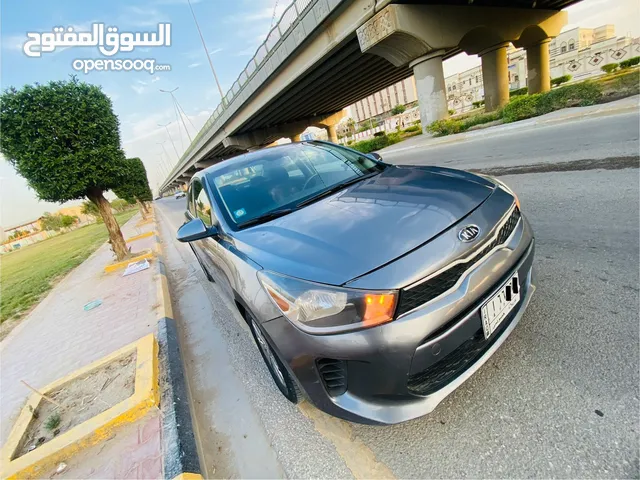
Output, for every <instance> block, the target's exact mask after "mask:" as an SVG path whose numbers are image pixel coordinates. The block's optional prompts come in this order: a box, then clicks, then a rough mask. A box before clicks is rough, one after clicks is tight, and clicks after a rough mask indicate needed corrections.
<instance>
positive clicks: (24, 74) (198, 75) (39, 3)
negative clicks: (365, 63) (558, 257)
mask: <svg viewBox="0 0 640 480" xmlns="http://www.w3.org/2000/svg"><path fill="white" fill-rule="evenodd" d="M290 3H291V0H278V2H277V4H278V8H277V9H276V21H277V19H278V18H279V17H280V15H281V13H282V12H283V11H284V9H285V7H286V6H288V5H289V4H290ZM192 4H193V7H194V10H195V12H196V16H197V18H198V21H199V23H200V27H201V29H202V32H203V35H204V37H205V42H206V44H207V47H208V50H209V52H210V54H211V59H212V61H213V63H214V66H215V68H216V71H217V73H218V76H219V78H220V83H221V84H222V88H223V90H224V91H225V92H226V91H227V89H228V88H229V87H230V86H231V84H232V83H233V82H234V81H235V79H236V78H237V76H238V74H239V73H240V72H241V71H242V69H243V68H244V67H245V66H246V64H247V62H248V61H249V60H250V59H251V57H252V56H253V54H254V53H255V51H256V49H257V47H258V45H259V44H260V43H261V42H262V41H263V40H264V38H265V37H266V35H267V33H268V31H269V27H270V24H271V19H272V15H273V11H274V6H275V5H276V0H192ZM0 19H1V26H2V31H1V37H0V41H1V60H0V67H1V73H2V75H1V78H0V86H1V87H2V89H3V90H4V89H5V88H7V87H8V86H16V87H20V86H22V85H24V84H31V83H34V82H41V83H46V82H48V81H50V80H60V79H67V78H68V76H69V75H70V74H73V73H77V72H75V71H74V70H73V68H72V66H71V64H72V61H73V60H74V59H77V58H96V59H97V58H104V57H102V56H101V55H100V54H99V53H98V51H97V50H95V49H93V48H86V47H83V48H79V47H74V48H67V49H63V50H56V51H55V52H51V53H43V54H42V56H41V57H40V58H30V57H27V56H26V55H25V54H24V53H23V51H22V45H23V43H24V42H25V41H26V40H27V36H26V33H27V32H51V31H52V28H53V27H55V26H65V27H68V26H73V27H74V28H75V29H76V31H89V30H90V28H91V24H92V23H94V22H103V23H105V24H106V25H107V26H111V25H112V26H117V27H118V28H119V30H120V32H124V31H129V32H136V31H139V32H149V31H155V30H156V28H157V27H156V26H157V24H158V23H160V22H170V23H171V25H172V35H171V37H172V45H171V47H158V48H151V49H149V51H138V50H137V49H136V51H134V52H132V53H130V54H124V53H120V54H118V55H116V56H115V57H114V58H127V57H129V58H154V59H156V61H157V63H158V64H169V65H171V67H172V70H171V71H170V72H158V73H156V74H154V75H150V74H148V73H146V72H97V71H94V72H91V73H89V74H87V75H85V74H82V73H80V74H78V76H79V78H80V79H82V80H84V81H87V82H89V83H94V84H99V85H101V86H102V88H103V90H104V91H105V92H106V93H107V94H108V95H109V96H110V97H111V99H112V101H113V105H114V110H115V113H116V114H117V115H118V117H119V118H120V130H121V139H122V143H123V148H124V150H125V153H126V154H127V156H129V157H133V156H137V157H140V158H142V160H143V161H144V162H145V165H146V167H147V171H148V174H149V180H150V183H151V186H152V188H154V189H155V188H156V186H157V184H158V183H159V182H160V181H161V180H162V179H163V178H164V171H163V169H162V167H161V165H162V164H165V165H166V164H167V163H169V164H171V165H173V164H174V163H175V161H176V155H175V152H174V149H173V147H172V145H171V143H170V142H169V138H168V136H167V133H166V131H165V129H164V128H162V127H158V123H163V124H165V123H168V122H172V124H171V125H170V127H169V129H170V134H171V136H172V138H173V139H174V141H175V144H176V149H177V150H178V152H179V153H180V154H181V153H182V151H183V150H184V148H186V147H187V145H188V143H189V140H188V138H187V137H186V134H185V132H184V129H183V128H180V127H179V126H178V122H177V121H176V117H175V113H174V109H173V104H172V102H171V98H170V96H169V95H167V94H164V93H160V91H159V89H165V90H171V89H173V88H175V87H179V90H178V91H177V92H176V93H175V94H176V98H177V99H178V101H179V102H180V104H181V105H182V107H183V109H184V110H185V112H186V113H187V115H188V116H189V122H188V123H187V127H188V129H189V133H190V134H191V136H194V135H195V134H196V132H197V130H199V128H200V127H201V125H202V124H204V122H205V121H206V119H207V118H208V117H209V115H210V114H211V112H212V111H213V110H214V109H215V108H216V107H217V105H218V103H219V101H220V96H219V94H218V91H217V88H216V86H215V83H214V80H213V75H212V73H211V71H210V69H209V66H208V62H207V58H206V56H205V51H204V49H203V47H202V44H201V42H200V38H199V36H198V33H197V30H196V28H195V26H194V23H193V18H192V16H191V12H190V10H189V7H188V5H187V1H186V0H109V1H93V0H92V1H89V0H2V2H0ZM639 20H640V19H639V18H638V3H637V0H584V1H583V2H582V3H579V4H578V5H576V6H574V7H571V8H570V9H569V22H570V25H569V26H568V28H570V27H574V26H578V25H580V26H585V27H595V26H599V25H602V24H604V23H614V24H615V25H616V29H617V33H618V35H623V34H625V33H629V34H632V35H638V34H639V32H638V29H639V28H640V27H639V25H640V21H639ZM478 63H479V61H478V59H477V58H476V57H466V56H464V55H461V56H458V57H456V58H454V59H452V60H449V61H447V62H445V74H447V75H449V74H452V73H456V72H458V71H462V70H465V69H467V68H470V67H471V66H474V65H476V64H478ZM191 124H193V126H192V125H191ZM163 141H164V142H165V143H164V148H165V149H166V152H167V153H168V156H169V158H167V155H165V154H164V153H163V158H162V160H161V158H160V157H159V155H158V154H159V152H163V147H162V146H161V145H158V144H157V142H163ZM57 208H59V206H58V205H52V204H46V203H43V202H39V201H38V200H37V198H36V196H35V194H34V193H33V192H32V191H31V190H29V189H28V187H27V186H26V182H25V181H24V179H22V178H20V177H19V176H17V175H16V174H15V172H14V170H13V168H12V167H11V166H10V165H9V164H8V163H7V162H5V161H3V160H0V224H1V225H3V226H9V225H13V224H16V223H19V222H22V221H26V220H31V219H33V218H37V217H38V216H40V215H41V214H42V213H43V212H45V211H55V210H56V209H57Z"/></svg>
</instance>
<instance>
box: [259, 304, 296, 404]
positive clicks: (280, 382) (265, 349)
mask: <svg viewBox="0 0 640 480" xmlns="http://www.w3.org/2000/svg"><path fill="white" fill-rule="evenodd" d="M247 315H248V317H249V325H250V326H251V332H252V333H253V338H254V339H255V341H256V344H257V345H258V350H260V354H261V355H262V358H263V359H264V363H265V364H266V365H267V368H268V369H269V373H271V376H272V377H273V381H274V382H275V384H276V385H277V387H278V389H280V391H281V392H282V394H283V395H284V396H285V397H286V398H287V400H289V401H290V402H291V403H298V402H300V401H301V400H302V394H301V393H300V390H299V389H298V385H297V384H296V382H295V380H294V379H293V378H291V375H289V372H288V371H287V369H286V368H285V367H284V365H283V364H282V362H281V361H280V359H279V358H278V357H277V356H276V354H275V352H274V351H273V349H272V348H271V345H269V343H268V342H267V339H266V338H265V337H264V334H263V333H262V330H260V327H258V324H257V323H256V320H255V319H254V318H253V316H252V315H251V314H249V313H247Z"/></svg>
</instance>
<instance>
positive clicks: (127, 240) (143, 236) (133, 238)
mask: <svg viewBox="0 0 640 480" xmlns="http://www.w3.org/2000/svg"><path fill="white" fill-rule="evenodd" d="M155 234H156V232H154V231H153V230H149V231H148V232H145V233H141V234H140V235H135V236H133V237H131V238H127V239H126V240H125V242H126V243H129V242H135V241H136V240H140V239H142V238H147V237H151V236H153V235H155Z"/></svg>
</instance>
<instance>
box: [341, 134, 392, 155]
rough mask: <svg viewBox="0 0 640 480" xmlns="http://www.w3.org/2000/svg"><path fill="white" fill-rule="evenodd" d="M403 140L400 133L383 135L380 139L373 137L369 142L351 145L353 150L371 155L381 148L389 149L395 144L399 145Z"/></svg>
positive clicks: (364, 141)
mask: <svg viewBox="0 0 640 480" xmlns="http://www.w3.org/2000/svg"><path fill="white" fill-rule="evenodd" d="M400 140H401V138H400V135H399V134H398V133H390V134H388V135H382V136H380V137H373V138H370V139H369V140H362V141H360V142H356V143H354V144H353V145H351V148H353V149H354V150H358V151H359V152H362V153H369V152H373V151H376V150H380V149H381V148H384V147H388V146H389V145H393V144H394V143H398V142H399V141H400Z"/></svg>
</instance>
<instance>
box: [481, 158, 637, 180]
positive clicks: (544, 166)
mask: <svg viewBox="0 0 640 480" xmlns="http://www.w3.org/2000/svg"><path fill="white" fill-rule="evenodd" d="M639 166H640V157H637V156H635V157H609V158H602V159H586V160H573V161H571V162H560V163H534V164H532V165H518V166H514V167H487V168H474V169H469V171H470V172H473V173H484V174H485V175H493V176H496V177H499V176H501V175H521V174H524V173H546V172H575V171H580V170H598V169H602V170H622V169H624V168H638V167H639Z"/></svg>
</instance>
